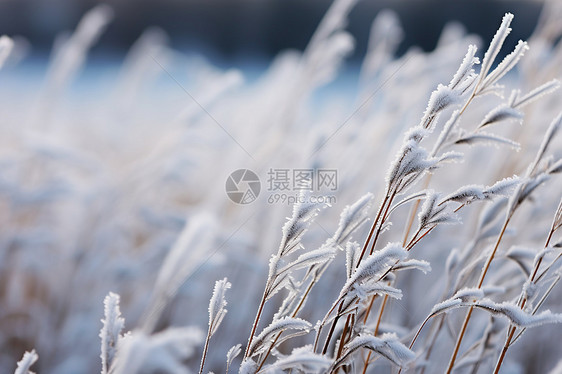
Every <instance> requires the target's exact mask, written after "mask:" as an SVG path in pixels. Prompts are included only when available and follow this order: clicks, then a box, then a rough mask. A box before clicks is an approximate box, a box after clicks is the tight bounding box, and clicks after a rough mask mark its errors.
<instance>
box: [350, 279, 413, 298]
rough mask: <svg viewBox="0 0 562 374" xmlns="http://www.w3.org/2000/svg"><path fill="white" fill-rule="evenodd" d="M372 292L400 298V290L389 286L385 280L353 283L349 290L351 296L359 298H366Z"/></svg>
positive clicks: (372, 293)
mask: <svg viewBox="0 0 562 374" xmlns="http://www.w3.org/2000/svg"><path fill="white" fill-rule="evenodd" d="M374 294H378V295H388V296H390V297H392V298H393V299H398V300H400V299H402V291H401V290H400V289H398V288H395V287H392V286H389V285H388V284H386V283H385V282H365V283H361V284H357V283H356V284H355V285H353V289H352V291H351V292H350V295H349V296H351V297H354V296H357V297H358V298H359V299H360V300H366V299H367V297H368V296H372V295H374Z"/></svg>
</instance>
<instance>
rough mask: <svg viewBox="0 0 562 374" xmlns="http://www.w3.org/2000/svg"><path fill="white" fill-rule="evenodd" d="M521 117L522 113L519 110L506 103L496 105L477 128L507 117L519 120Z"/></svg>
mask: <svg viewBox="0 0 562 374" xmlns="http://www.w3.org/2000/svg"><path fill="white" fill-rule="evenodd" d="M522 118H523V113H521V112H520V111H519V110H517V109H515V108H512V107H511V106H509V105H507V104H502V105H498V106H497V107H495V108H494V109H492V110H491V111H489V112H488V114H486V116H485V117H484V119H483V120H482V122H481V123H480V125H478V128H479V129H480V128H482V127H485V126H488V125H491V124H494V123H497V122H500V121H504V120H507V119H517V120H521V119H522Z"/></svg>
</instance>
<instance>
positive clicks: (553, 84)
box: [512, 79, 560, 108]
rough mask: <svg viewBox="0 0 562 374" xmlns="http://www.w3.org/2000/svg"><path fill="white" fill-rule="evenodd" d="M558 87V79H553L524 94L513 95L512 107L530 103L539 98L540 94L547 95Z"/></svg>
mask: <svg viewBox="0 0 562 374" xmlns="http://www.w3.org/2000/svg"><path fill="white" fill-rule="evenodd" d="M558 88H560V81H558V80H557V79H553V80H551V81H548V82H546V83H545V84H543V85H541V86H539V87H537V88H535V89H534V90H532V91H530V92H529V93H527V94H526V95H523V96H522V97H518V95H517V96H516V97H515V100H514V102H513V103H512V106H513V107H514V108H519V107H524V106H525V105H527V104H530V103H532V102H533V101H535V100H537V99H539V98H541V97H542V96H544V95H547V94H549V93H551V92H553V91H556V90H557V89H558Z"/></svg>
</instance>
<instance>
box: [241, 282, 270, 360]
mask: <svg viewBox="0 0 562 374" xmlns="http://www.w3.org/2000/svg"><path fill="white" fill-rule="evenodd" d="M264 305H265V292H264V293H263V296H262V298H261V302H260V306H259V308H258V312H257V313H256V318H255V319H254V325H253V326H252V332H251V333H250V337H249V338H248V345H247V346H246V351H245V352H244V358H248V354H249V353H250V345H251V344H252V340H253V339H254V334H255V333H256V329H257V328H258V323H259V322H260V318H261V314H262V312H263V307H264Z"/></svg>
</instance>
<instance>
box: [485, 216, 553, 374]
mask: <svg viewBox="0 0 562 374" xmlns="http://www.w3.org/2000/svg"><path fill="white" fill-rule="evenodd" d="M554 231H555V230H554V222H553V224H552V227H551V228H550V232H549V233H548V237H547V238H546V243H545V245H544V248H547V247H548V245H549V244H550V240H551V239H552V235H553V234H554ZM542 259H543V258H542V257H541V258H539V260H538V261H537V264H536V265H535V268H534V269H533V273H532V274H531V277H530V282H535V278H536V277H537V273H538V271H539V268H540V266H541V263H542ZM526 303H527V298H526V297H525V296H524V297H523V298H522V299H521V301H520V303H519V304H520V308H521V309H523V308H524V307H525V304H526ZM516 330H517V327H516V326H514V325H513V323H510V324H509V329H508V333H507V338H506V340H505V344H504V345H503V348H502V351H501V353H500V356H499V357H498V361H497V363H496V367H495V369H494V374H498V373H499V372H500V368H501V366H502V363H503V360H504V358H505V355H506V353H507V350H508V349H509V347H510V346H511V340H512V339H513V335H514V334H515V331H516Z"/></svg>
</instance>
